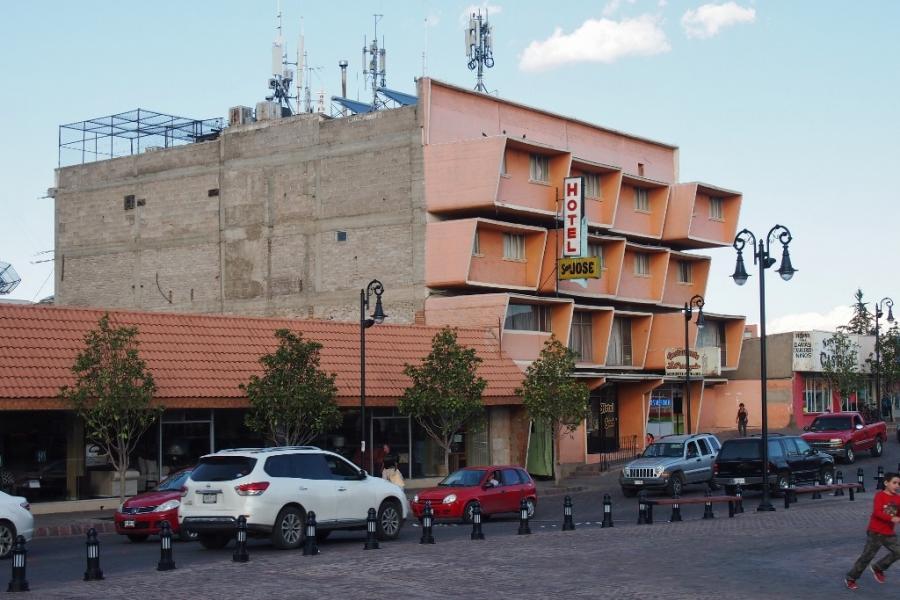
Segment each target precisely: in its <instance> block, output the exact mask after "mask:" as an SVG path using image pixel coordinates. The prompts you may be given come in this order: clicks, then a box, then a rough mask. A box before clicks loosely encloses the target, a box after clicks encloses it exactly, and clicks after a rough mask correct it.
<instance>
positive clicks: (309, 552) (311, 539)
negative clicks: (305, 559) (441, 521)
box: [303, 511, 319, 556]
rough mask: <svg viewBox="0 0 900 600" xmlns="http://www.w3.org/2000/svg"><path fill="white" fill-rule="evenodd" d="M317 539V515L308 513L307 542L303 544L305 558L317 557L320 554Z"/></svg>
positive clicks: (311, 512)
mask: <svg viewBox="0 0 900 600" xmlns="http://www.w3.org/2000/svg"><path fill="white" fill-rule="evenodd" d="M317 541H318V540H317V539H316V513H315V512H313V511H309V512H308V513H306V540H304V542H303V556H315V555H317V554H318V553H319V545H318V543H317Z"/></svg>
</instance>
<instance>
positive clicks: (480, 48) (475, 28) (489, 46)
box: [466, 9, 494, 94]
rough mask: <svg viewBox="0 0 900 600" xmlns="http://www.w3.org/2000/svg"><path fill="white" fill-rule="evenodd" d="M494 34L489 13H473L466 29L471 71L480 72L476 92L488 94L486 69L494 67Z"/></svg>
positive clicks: (479, 11) (467, 54) (467, 52)
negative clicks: (485, 76) (485, 78)
mask: <svg viewBox="0 0 900 600" xmlns="http://www.w3.org/2000/svg"><path fill="white" fill-rule="evenodd" d="M493 37H494V34H493V30H492V28H491V24H490V23H489V22H488V11H487V9H485V11H484V16H482V15H481V10H480V9H479V10H478V13H477V14H476V13H472V16H470V17H469V25H468V27H466V58H468V59H469V63H468V66H469V70H470V71H475V70H476V69H477V71H478V79H477V80H476V83H475V91H476V92H484V93H485V94H486V93H488V90H487V87H485V85H484V69H485V67H487V68H488V69H490V68H493V66H494V40H493Z"/></svg>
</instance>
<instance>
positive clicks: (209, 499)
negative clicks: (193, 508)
mask: <svg viewBox="0 0 900 600" xmlns="http://www.w3.org/2000/svg"><path fill="white" fill-rule="evenodd" d="M215 503H216V494H203V504H215Z"/></svg>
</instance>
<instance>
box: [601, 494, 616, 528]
mask: <svg viewBox="0 0 900 600" xmlns="http://www.w3.org/2000/svg"><path fill="white" fill-rule="evenodd" d="M613 526H614V524H613V518H612V498H610V497H609V494H603V523H601V525H600V528H601V529H602V528H604V527H613Z"/></svg>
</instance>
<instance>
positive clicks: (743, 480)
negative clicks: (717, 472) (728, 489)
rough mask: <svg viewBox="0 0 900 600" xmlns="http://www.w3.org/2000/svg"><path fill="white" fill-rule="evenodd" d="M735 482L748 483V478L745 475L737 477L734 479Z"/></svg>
mask: <svg viewBox="0 0 900 600" xmlns="http://www.w3.org/2000/svg"><path fill="white" fill-rule="evenodd" d="M734 483H735V484H741V483H747V480H746V479H744V478H743V477H736V478H735V479H734Z"/></svg>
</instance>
